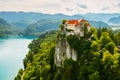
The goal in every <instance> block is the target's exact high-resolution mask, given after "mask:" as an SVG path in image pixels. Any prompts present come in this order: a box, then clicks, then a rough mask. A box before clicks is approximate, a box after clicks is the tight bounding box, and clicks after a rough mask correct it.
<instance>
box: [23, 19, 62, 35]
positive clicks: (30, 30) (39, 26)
mask: <svg viewBox="0 0 120 80" xmlns="http://www.w3.org/2000/svg"><path fill="white" fill-rule="evenodd" d="M60 22H61V21H60V20H54V19H42V20H39V21H37V22H36V23H34V24H31V25H29V26H28V27H27V28H25V30H24V34H23V35H31V36H32V35H34V36H38V35H40V34H41V33H43V32H45V31H48V30H55V29H58V27H59V24H60Z"/></svg>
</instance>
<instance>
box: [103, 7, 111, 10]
mask: <svg viewBox="0 0 120 80" xmlns="http://www.w3.org/2000/svg"><path fill="white" fill-rule="evenodd" d="M108 9H110V8H109V7H104V8H102V9H101V10H103V11H105V10H108Z"/></svg>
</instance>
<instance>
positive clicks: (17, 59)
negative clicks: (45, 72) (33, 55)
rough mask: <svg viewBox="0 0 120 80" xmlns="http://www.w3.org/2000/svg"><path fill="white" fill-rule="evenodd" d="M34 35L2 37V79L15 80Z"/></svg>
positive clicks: (0, 62) (0, 74)
mask: <svg viewBox="0 0 120 80" xmlns="http://www.w3.org/2000/svg"><path fill="white" fill-rule="evenodd" d="M32 40H33V38H32V37H19V36H11V37H0V80H14V77H15V76H16V75H17V72H18V70H19V69H20V68H23V62H22V61H23V59H24V58H25V56H26V54H27V52H28V50H29V49H28V44H29V43H30V42H31V41H32Z"/></svg>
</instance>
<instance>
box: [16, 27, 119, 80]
mask: <svg viewBox="0 0 120 80" xmlns="http://www.w3.org/2000/svg"><path fill="white" fill-rule="evenodd" d="M61 29H62V28H61ZM58 33H60V31H49V32H47V33H44V34H43V35H41V36H40V37H39V38H37V39H35V40H33V41H32V42H31V43H30V44H29V46H28V47H29V49H30V50H29V52H28V54H27V55H26V58H25V59H24V60H23V64H24V69H20V70H19V72H18V74H17V76H16V77H15V80H120V76H119V75H120V32H117V33H114V32H113V31H112V30H111V29H108V28H98V29H96V28H95V27H91V34H93V35H94V36H93V37H92V40H91V41H82V42H81V39H78V38H76V37H75V36H68V37H67V41H68V43H69V44H70V46H71V47H72V48H73V49H75V50H76V52H77V61H73V60H72V59H67V60H65V62H64V65H63V66H61V67H56V66H55V64H54V54H55V44H56V40H57V37H58ZM82 40H83V39H82Z"/></svg>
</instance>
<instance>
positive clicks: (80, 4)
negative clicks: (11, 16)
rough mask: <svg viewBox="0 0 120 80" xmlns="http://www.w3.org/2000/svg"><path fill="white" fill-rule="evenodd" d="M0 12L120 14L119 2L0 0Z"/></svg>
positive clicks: (111, 0) (110, 0) (119, 0)
mask: <svg viewBox="0 0 120 80" xmlns="http://www.w3.org/2000/svg"><path fill="white" fill-rule="evenodd" d="M0 11H27V12H28V11H32V12H42V13H48V14H55V13H64V14H69V15H71V14H79V13H120V0H0Z"/></svg>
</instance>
